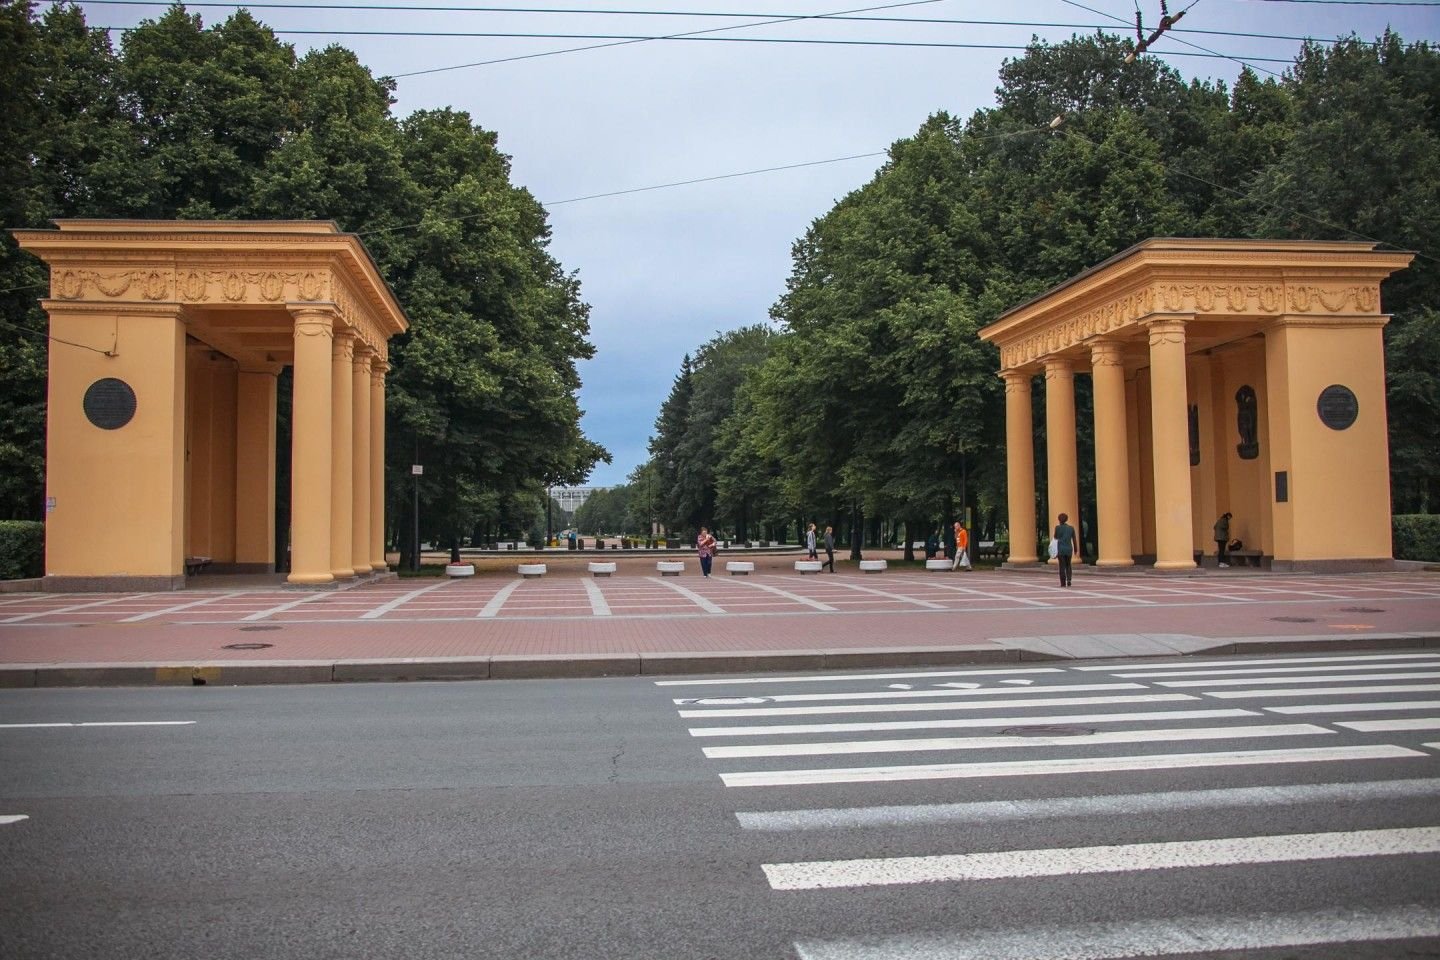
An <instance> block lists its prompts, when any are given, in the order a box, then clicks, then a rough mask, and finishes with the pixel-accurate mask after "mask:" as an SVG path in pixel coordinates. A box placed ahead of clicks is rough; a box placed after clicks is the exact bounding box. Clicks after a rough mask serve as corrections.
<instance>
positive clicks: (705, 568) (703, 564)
mask: <svg viewBox="0 0 1440 960" xmlns="http://www.w3.org/2000/svg"><path fill="white" fill-rule="evenodd" d="M695 549H696V550H697V551H699V553H700V572H701V573H702V574H704V575H705V576H707V577H708V576H710V564H711V562H712V560H711V558H712V557H714V556H715V538H714V537H713V536H711V535H710V528H709V527H701V528H700V536H698V537H696V538H695Z"/></svg>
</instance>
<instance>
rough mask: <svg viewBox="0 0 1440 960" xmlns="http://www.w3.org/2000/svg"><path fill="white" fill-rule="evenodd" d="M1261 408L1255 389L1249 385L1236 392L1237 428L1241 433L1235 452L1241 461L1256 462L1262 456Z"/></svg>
mask: <svg viewBox="0 0 1440 960" xmlns="http://www.w3.org/2000/svg"><path fill="white" fill-rule="evenodd" d="M1259 406H1260V404H1259V400H1258V399H1257V398H1256V396H1255V389H1254V388H1253V387H1251V386H1248V385H1247V386H1243V387H1241V388H1240V389H1239V390H1236V391H1235V428H1236V429H1237V430H1239V431H1240V442H1239V443H1237V444H1236V445H1235V452H1236V453H1238V454H1240V459H1241V460H1254V459H1255V458H1256V457H1258V456H1260V435H1259V433H1258V427H1259V422H1260V413H1259Z"/></svg>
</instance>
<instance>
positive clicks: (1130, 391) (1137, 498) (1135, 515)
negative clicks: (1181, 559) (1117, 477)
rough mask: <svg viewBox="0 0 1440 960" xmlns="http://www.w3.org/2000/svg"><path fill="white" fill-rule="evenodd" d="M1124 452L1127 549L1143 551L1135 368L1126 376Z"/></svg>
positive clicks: (1135, 551)
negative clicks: (1126, 463) (1127, 484)
mask: <svg viewBox="0 0 1440 960" xmlns="http://www.w3.org/2000/svg"><path fill="white" fill-rule="evenodd" d="M1125 436H1126V438H1127V439H1126V444H1125V446H1126V451H1125V452H1126V455H1127V456H1128V460H1129V467H1130V469H1129V470H1128V471H1127V475H1128V477H1129V479H1130V487H1129V489H1130V550H1131V552H1132V553H1144V552H1145V509H1144V507H1145V497H1144V494H1143V492H1142V491H1143V489H1144V483H1143V480H1142V479H1141V478H1142V474H1141V471H1140V441H1141V439H1142V436H1141V434H1140V383H1139V381H1138V379H1137V378H1136V374H1135V372H1134V371H1131V372H1130V373H1129V374H1127V375H1126V376H1125Z"/></svg>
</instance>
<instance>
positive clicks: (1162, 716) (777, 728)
mask: <svg viewBox="0 0 1440 960" xmlns="http://www.w3.org/2000/svg"><path fill="white" fill-rule="evenodd" d="M1258 716H1261V714H1260V713H1259V712H1258V711H1255V710H1240V709H1236V708H1228V709H1220V710H1147V711H1143V712H1135V713H1073V714H1069V715H1066V716H1036V715H1034V714H1026V715H1025V716H1020V717H965V718H963V719H958V720H885V721H880V722H877V723H777V724H771V725H769V726H760V727H739V726H736V727H691V728H690V736H692V737H767V736H775V735H780V734H797V733H798V734H807V733H811V734H813V733H878V732H880V731H882V730H965V729H971V728H974V727H1014V726H1021V727H1031V726H1035V725H1037V724H1045V725H1047V726H1048V725H1051V724H1056V723H1127V722H1132V721H1147V720H1217V719H1220V718H1222V717H1258Z"/></svg>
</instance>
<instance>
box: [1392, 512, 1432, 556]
mask: <svg viewBox="0 0 1440 960" xmlns="http://www.w3.org/2000/svg"><path fill="white" fill-rule="evenodd" d="M1390 521H1391V531H1392V537H1393V543H1394V549H1395V559H1396V560H1434V561H1440V513H1402V514H1397V515H1396V516H1394V517H1391V518H1390Z"/></svg>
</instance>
